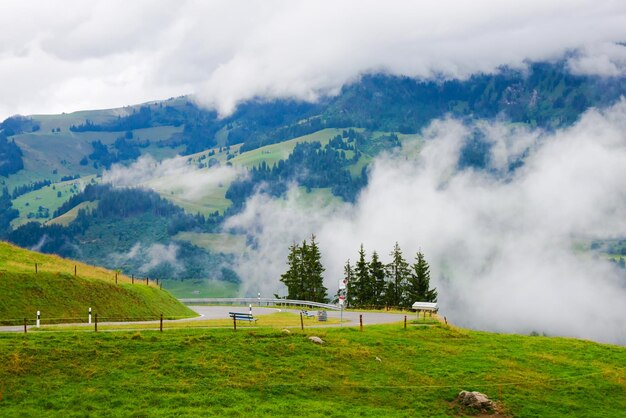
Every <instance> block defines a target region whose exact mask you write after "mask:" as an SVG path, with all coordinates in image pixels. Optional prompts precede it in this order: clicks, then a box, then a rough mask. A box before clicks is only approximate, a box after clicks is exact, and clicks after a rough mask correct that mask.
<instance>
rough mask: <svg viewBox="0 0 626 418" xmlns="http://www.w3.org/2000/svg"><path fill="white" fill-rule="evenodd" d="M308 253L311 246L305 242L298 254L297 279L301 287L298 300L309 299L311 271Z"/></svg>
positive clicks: (299, 287)
mask: <svg viewBox="0 0 626 418" xmlns="http://www.w3.org/2000/svg"><path fill="white" fill-rule="evenodd" d="M308 252H309V246H308V245H307V243H306V240H304V241H302V244H301V245H300V251H299V254H298V270H297V277H298V283H299V286H298V293H297V297H296V298H295V299H298V300H306V297H307V291H306V289H307V288H308V277H309V271H308V265H307V260H308V255H307V254H308Z"/></svg>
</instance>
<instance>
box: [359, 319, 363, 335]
mask: <svg viewBox="0 0 626 418" xmlns="http://www.w3.org/2000/svg"><path fill="white" fill-rule="evenodd" d="M359 324H360V327H361V332H363V315H359Z"/></svg>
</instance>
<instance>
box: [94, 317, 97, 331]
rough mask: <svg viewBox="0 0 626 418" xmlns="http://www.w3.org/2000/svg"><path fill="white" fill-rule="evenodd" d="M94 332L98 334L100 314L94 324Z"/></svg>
mask: <svg viewBox="0 0 626 418" xmlns="http://www.w3.org/2000/svg"><path fill="white" fill-rule="evenodd" d="M94 324H95V325H94V332H98V314H97V313H96V317H95V322H94Z"/></svg>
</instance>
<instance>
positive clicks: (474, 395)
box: [457, 390, 495, 409]
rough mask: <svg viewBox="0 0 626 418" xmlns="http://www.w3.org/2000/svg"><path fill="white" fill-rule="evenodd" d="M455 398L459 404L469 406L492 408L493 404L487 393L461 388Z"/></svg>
mask: <svg viewBox="0 0 626 418" xmlns="http://www.w3.org/2000/svg"><path fill="white" fill-rule="evenodd" d="M457 399H458V401H459V403H460V404H462V405H464V406H467V407H469V408H476V409H493V408H494V406H495V405H494V403H493V401H492V400H491V399H489V398H488V397H487V395H485V394H484V393H480V392H468V391H465V390H462V391H461V392H460V393H459V395H458V396H457Z"/></svg>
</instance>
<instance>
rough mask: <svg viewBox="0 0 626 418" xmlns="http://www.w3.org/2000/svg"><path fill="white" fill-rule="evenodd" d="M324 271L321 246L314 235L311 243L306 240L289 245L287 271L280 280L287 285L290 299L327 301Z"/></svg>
mask: <svg viewBox="0 0 626 418" xmlns="http://www.w3.org/2000/svg"><path fill="white" fill-rule="evenodd" d="M323 272H324V266H323V265H322V261H321V254H320V250H319V246H318V244H317V242H315V235H312V236H311V243H310V244H309V243H307V241H306V240H304V241H302V244H301V245H298V244H296V243H294V244H292V245H291V246H290V247H289V255H288V256H287V271H286V272H285V273H283V274H282V275H281V276H280V277H281V278H280V281H281V282H283V283H284V284H285V286H286V287H287V297H288V298H289V299H296V300H310V301H314V302H325V301H326V297H327V289H326V287H324V277H323V275H322V274H323Z"/></svg>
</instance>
